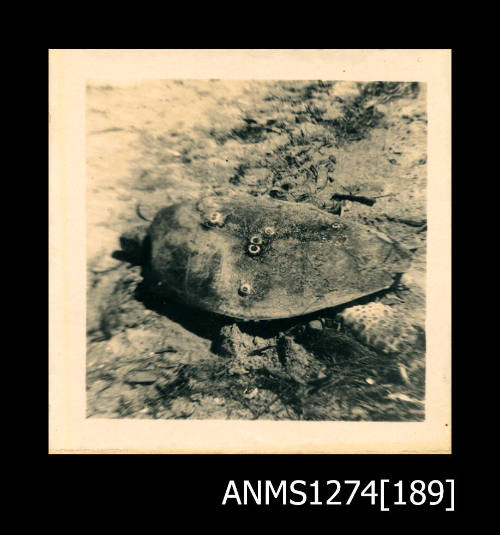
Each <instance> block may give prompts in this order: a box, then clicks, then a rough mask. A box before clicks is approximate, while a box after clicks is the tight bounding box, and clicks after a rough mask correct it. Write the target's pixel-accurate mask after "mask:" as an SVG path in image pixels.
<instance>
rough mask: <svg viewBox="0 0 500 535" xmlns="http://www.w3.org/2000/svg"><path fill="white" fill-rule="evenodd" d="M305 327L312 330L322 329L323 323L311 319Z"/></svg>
mask: <svg viewBox="0 0 500 535" xmlns="http://www.w3.org/2000/svg"><path fill="white" fill-rule="evenodd" d="M307 328H308V329H311V330H312V331H322V330H323V324H322V323H321V321H320V320H312V321H310V322H309V323H308V324H307Z"/></svg>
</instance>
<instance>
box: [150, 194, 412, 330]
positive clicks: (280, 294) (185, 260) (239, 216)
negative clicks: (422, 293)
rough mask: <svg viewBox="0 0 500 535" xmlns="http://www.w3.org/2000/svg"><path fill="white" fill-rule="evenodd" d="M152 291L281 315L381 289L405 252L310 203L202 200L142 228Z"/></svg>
mask: <svg viewBox="0 0 500 535" xmlns="http://www.w3.org/2000/svg"><path fill="white" fill-rule="evenodd" d="M149 243H150V253H149V254H150V257H149V271H150V275H151V278H152V282H153V284H154V285H155V286H154V287H155V291H157V292H160V293H165V294H168V295H169V296H171V295H174V296H175V297H176V298H177V299H178V300H179V301H181V302H182V303H184V304H187V305H189V306H194V307H197V308H201V309H204V310H207V311H211V312H215V313H219V314H223V315H226V316H230V317H233V318H237V319H242V320H263V319H277V318H288V317H293V316H300V315H303V314H308V313H311V312H315V311H317V310H320V309H323V308H328V307H334V306H339V305H347V304H349V303H350V302H352V301H355V300H357V299H359V298H361V297H364V296H367V295H370V294H373V293H376V292H379V291H382V290H384V289H388V288H390V287H391V286H392V284H393V283H394V279H395V275H396V274H400V273H402V272H403V271H405V270H406V269H407V268H408V266H409V263H410V253H409V252H408V251H407V250H406V249H404V248H403V247H402V246H401V245H399V244H398V243H397V242H395V241H394V240H393V239H391V238H389V237H388V236H386V235H384V234H382V233H380V232H378V231H376V230H374V229H372V228H370V227H366V226H364V225H360V224H357V223H355V222H350V221H348V220H346V219H345V218H342V217H340V216H336V215H332V214H329V213H327V212H324V211H322V210H319V209H318V208H315V207H314V206H312V205H308V204H303V203H302V204H298V203H292V202H285V201H278V200H274V199H271V198H255V197H252V196H249V195H248V196H247V195H245V196H230V197H218V196H213V197H206V198H204V199H202V200H201V201H198V202H186V203H180V204H176V205H173V206H169V207H167V208H164V209H162V210H160V212H159V213H158V214H157V215H156V217H155V219H154V220H153V222H152V224H151V226H150V228H149Z"/></svg>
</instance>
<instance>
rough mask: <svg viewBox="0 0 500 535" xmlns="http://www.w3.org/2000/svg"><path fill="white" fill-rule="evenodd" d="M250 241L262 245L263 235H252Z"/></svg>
mask: <svg viewBox="0 0 500 535" xmlns="http://www.w3.org/2000/svg"><path fill="white" fill-rule="evenodd" d="M250 243H252V244H253V245H261V244H262V236H261V235H260V234H254V235H253V236H250Z"/></svg>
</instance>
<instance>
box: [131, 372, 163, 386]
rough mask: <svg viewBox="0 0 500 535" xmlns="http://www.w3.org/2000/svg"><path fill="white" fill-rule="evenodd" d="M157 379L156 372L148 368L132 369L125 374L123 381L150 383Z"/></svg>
mask: <svg viewBox="0 0 500 535" xmlns="http://www.w3.org/2000/svg"><path fill="white" fill-rule="evenodd" d="M156 379H157V376H156V374H154V373H152V372H150V371H148V370H134V371H131V372H129V373H128V374H127V376H126V377H125V382H126V383H130V384H134V383H135V384H142V385H150V384H152V383H154V382H155V381H156Z"/></svg>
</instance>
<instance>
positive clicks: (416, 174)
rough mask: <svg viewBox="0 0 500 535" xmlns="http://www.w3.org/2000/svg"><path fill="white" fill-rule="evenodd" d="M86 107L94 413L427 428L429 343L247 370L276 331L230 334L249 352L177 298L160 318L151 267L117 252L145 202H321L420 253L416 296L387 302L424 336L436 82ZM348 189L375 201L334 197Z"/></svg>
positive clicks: (248, 86) (140, 94)
mask: <svg viewBox="0 0 500 535" xmlns="http://www.w3.org/2000/svg"><path fill="white" fill-rule="evenodd" d="M86 112H87V147H86V150H87V256H88V284H87V287H88V302H87V311H88V314H87V316H88V317H87V332H88V351H87V399H88V407H87V409H88V416H89V417H99V418H117V417H131V418H212V419H226V418H241V419H243V418H245V419H255V418H271V419H320V420H321V419H327V420H421V419H423V417H424V410H423V407H424V404H423V400H424V394H425V393H424V386H423V385H424V360H425V355H424V352H423V350H422V349H419V348H413V350H412V351H410V352H409V354H408V355H406V356H405V357H404V358H403V357H401V358H399V359H398V358H396V357H392V358H388V357H387V356H384V355H379V354H376V353H374V352H373V351H369V350H366V351H365V350H364V349H363V350H359V351H357V352H355V354H354V355H351V357H350V358H349V359H348V360H346V359H344V360H343V361H342V359H341V363H340V364H338V365H336V367H335V370H334V373H333V371H332V369H331V368H328V365H327V361H325V360H323V361H321V356H320V355H315V354H314V350H306V349H304V348H303V347H302V346H299V345H298V344H295V343H294V342H292V345H293V348H292V349H293V351H295V353H296V361H297V362H298V363H300V362H302V374H300V373H299V376H300V377H298V376H297V377H295V379H293V378H290V376H289V375H290V374H288V376H287V377H285V376H284V375H283V374H281V375H280V371H279V369H277V368H276V366H274V367H273V365H272V362H273V359H275V354H274V353H273V352H272V351H271V353H269V355H268V357H267V361H266V360H265V359H264V361H263V360H262V358H261V357H260V356H259V357H256V358H255V357H252V358H251V359H243V362H242V358H241V355H239V353H238V351H239V350H241V348H242V347H247V348H248V347H256V346H258V344H259V343H262V344H264V345H265V344H267V345H269V343H270V341H273V340H274V339H273V336H271V335H270V336H269V337H268V338H267V339H266V336H261V337H260V338H259V336H256V335H255V333H248V332H245V328H244V326H240V327H241V329H240V328H239V327H237V326H231V325H226V326H225V328H226V329H230V330H231V329H232V330H231V333H232V337H233V338H232V340H233V342H234V343H235V344H236V345H238V344H240V345H239V346H238V347H234V348H233V350H234V355H233V356H231V355H229V356H228V351H221V350H220V346H219V345H218V340H217V334H216V333H217V332H218V331H217V329H214V323H213V318H208V317H207V318H206V324H205V321H204V320H203V319H202V320H201V321H198V322H197V324H196V325H193V323H192V322H191V323H190V321H189V320H188V319H187V318H188V316H189V311H187V312H186V311H182V309H179V308H178V307H177V306H176V305H175V304H171V306H170V308H168V307H167V309H165V310H162V309H159V308H158V307H155V306H152V305H151V303H149V302H148V301H147V300H145V299H141V297H140V292H138V288H140V284H141V280H142V277H141V270H140V267H139V266H135V265H132V264H130V263H128V262H123V261H122V258H121V257H120V255H119V254H117V251H119V250H120V236H121V235H122V234H123V233H130V231H131V230H132V229H134V228H135V227H136V226H138V225H143V226H144V221H142V220H141V219H140V218H139V217H138V215H137V213H136V206H137V204H138V203H140V206H141V213H142V214H143V215H144V216H145V217H147V218H151V217H152V216H153V215H154V214H155V213H156V211H157V210H158V209H159V208H160V207H163V206H165V205H168V204H171V203H173V202H177V201H179V200H184V199H188V198H198V197H199V196H200V195H203V194H207V193H209V192H212V191H215V190H218V191H221V190H227V189H229V188H231V189H234V190H244V191H247V192H249V193H252V194H253V195H256V196H258V195H270V196H272V197H275V198H277V199H286V200H293V201H296V202H310V203H312V204H315V205H316V206H318V207H320V208H322V209H325V210H328V211H331V212H334V213H338V212H339V210H341V211H342V215H343V216H344V217H347V218H352V219H354V220H357V221H361V222H363V223H365V224H367V225H371V226H374V227H376V228H377V229H379V230H381V231H384V232H386V233H388V234H389V235H390V236H392V237H394V238H397V239H398V240H400V241H401V242H402V243H404V244H405V245H406V246H407V247H410V248H411V249H412V250H413V251H414V259H413V265H412V268H411V269H410V271H409V272H408V273H407V274H406V275H405V278H404V281H403V282H404V283H405V285H406V290H405V291H403V292H401V293H399V294H398V293H395V294H391V295H387V296H385V297H384V298H383V299H382V302H383V303H385V304H387V305H389V306H392V307H394V308H395V309H396V310H398V312H401V313H403V314H404V315H405V317H406V318H409V319H410V320H411V322H412V323H413V324H414V325H416V326H418V327H420V328H423V326H424V320H425V295H424V287H425V238H426V232H425V229H426V227H425V221H426V154H427V152H426V143H427V121H426V95H425V87H424V86H419V85H418V84H396V83H386V84H382V83H372V84H358V83H347V82H337V83H335V82H302V81H301V82H250V81H249V82H224V81H218V80H210V81H174V80H162V81H151V82H144V83H141V84H139V85H136V86H109V85H106V86H100V85H96V84H89V86H88V88H87V110H86ZM335 194H336V195H337V197H338V196H339V195H340V196H342V195H344V196H345V195H355V196H364V197H370V198H373V199H376V202H375V204H374V205H373V206H368V205H365V204H362V203H359V202H352V201H349V200H341V199H339V198H337V199H332V197H333V196H334V195H335ZM325 318H326V319H329V318H328V314H327V313H325V314H324V319H325ZM326 323H328V322H326ZM218 327H220V325H218ZM259 334H262V333H259ZM256 338H258V340H257V341H256ZM226 349H227V348H226ZM332 351H333V352H335V351H334V350H332ZM229 353H230V351H229ZM259 359H261V360H259ZM337 360H338V359H337ZM250 361H251V363H250ZM335 362H337V361H335ZM402 362H403V363H404V366H405V370H406V371H405V373H404V374H403V375H402V374H401V370H400V366H399V365H400V364H401V363H402ZM299 367H300V366H299ZM315 368H318V369H321V373H322V375H326V376H327V379H328V381H327V382H326V383H324V384H322V385H321V386H320V387H317V388H316V389H315V390H314V388H313V389H312V391H311V385H310V384H308V383H307V381H304V380H303V379H304V373H305V372H304V370H306V369H315ZM398 370H399V371H398ZM292 375H293V374H292Z"/></svg>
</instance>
